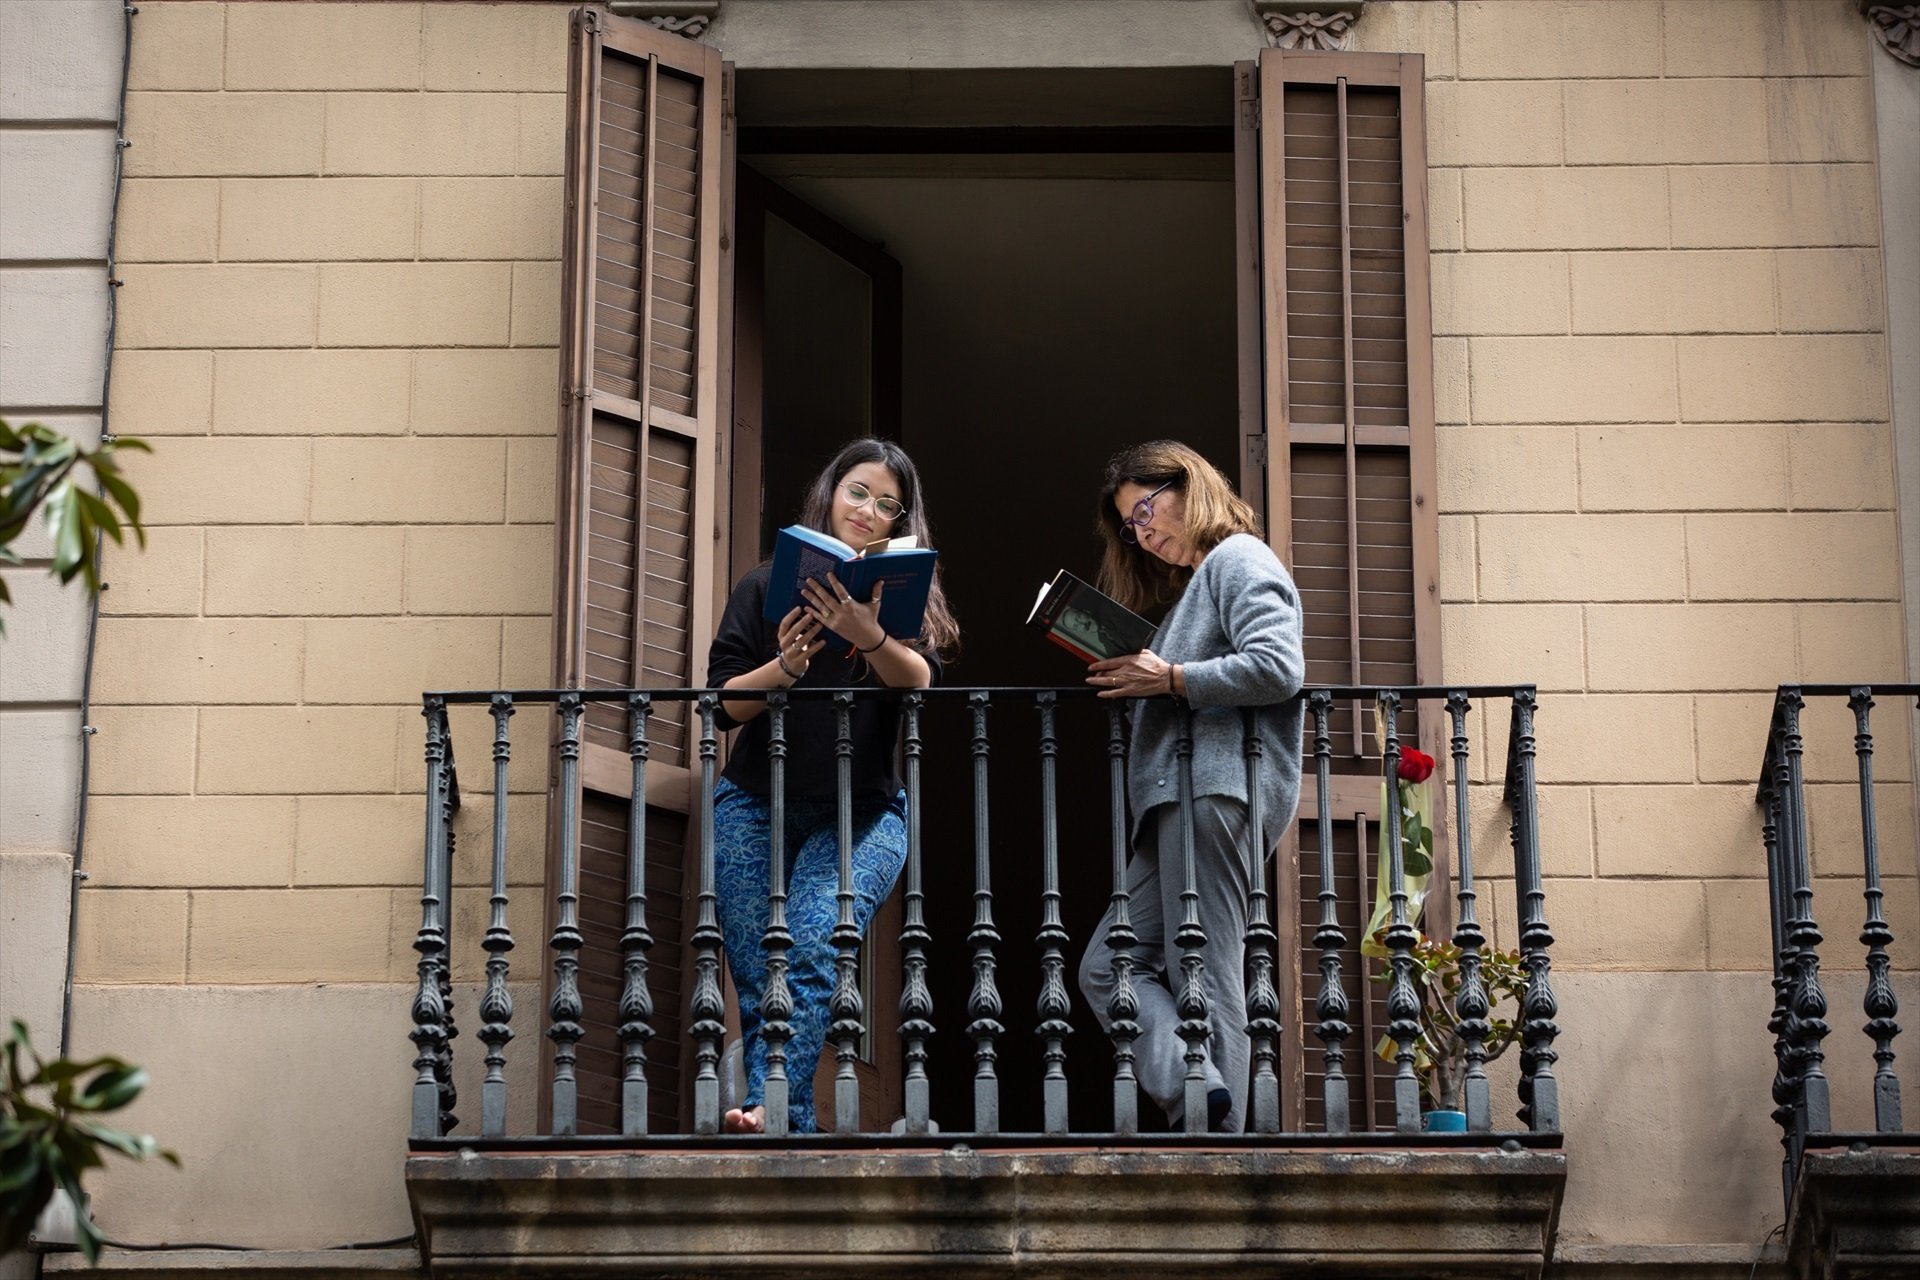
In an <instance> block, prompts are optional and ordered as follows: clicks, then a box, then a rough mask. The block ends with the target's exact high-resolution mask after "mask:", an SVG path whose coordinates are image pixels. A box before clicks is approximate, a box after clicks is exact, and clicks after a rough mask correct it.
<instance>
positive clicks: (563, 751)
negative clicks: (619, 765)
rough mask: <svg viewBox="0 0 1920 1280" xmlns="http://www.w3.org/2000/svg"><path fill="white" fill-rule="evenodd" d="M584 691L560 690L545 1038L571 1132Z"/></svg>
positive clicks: (563, 1132)
mask: <svg viewBox="0 0 1920 1280" xmlns="http://www.w3.org/2000/svg"><path fill="white" fill-rule="evenodd" d="M584 710H585V708H584V707H583V705H582V703H581V699H580V695H579V693H577V692H574V691H568V692H566V693H563V694H561V695H560V894H559V897H558V903H559V907H560V913H559V920H558V921H557V922H556V923H555V925H554V926H553V938H552V940H551V941H550V942H549V943H548V944H547V945H548V947H549V949H550V950H552V952H553V997H552V999H551V1000H549V1001H548V1004H547V1014H548V1017H549V1018H550V1019H551V1023H550V1025H549V1026H548V1027H547V1039H549V1040H551V1041H553V1132H554V1134H555V1136H557V1137H563V1138H564V1137H572V1136H573V1135H574V1134H575V1133H577V1132H579V1127H580V1089H579V1082H578V1081H577V1080H576V1079H575V1078H574V1069H573V1068H574V1060H575V1057H576V1056H577V1050H576V1046H577V1045H578V1044H579V1043H580V1037H581V1035H582V1034H583V1032H582V1029H581V1026H580V1017H581V1013H582V1007H581V1003H580V947H581V944H582V943H583V942H584V939H583V938H582V937H581V936H580V907H579V904H580V717H581V715H582V714H583V712H584Z"/></svg>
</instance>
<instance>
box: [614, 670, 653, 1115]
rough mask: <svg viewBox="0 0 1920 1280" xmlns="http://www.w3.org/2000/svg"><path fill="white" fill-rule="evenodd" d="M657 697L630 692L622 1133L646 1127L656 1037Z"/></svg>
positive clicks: (623, 935)
mask: <svg viewBox="0 0 1920 1280" xmlns="http://www.w3.org/2000/svg"><path fill="white" fill-rule="evenodd" d="M652 714H653V695H652V694H648V693H630V694H628V695H627V757H628V759H629V760H631V761H632V762H633V794H632V796H631V798H630V800H629V803H628V805H627V920H626V927H625V928H624V929H622V930H621V932H620V956H621V960H622V963H623V966H624V968H625V981H624V982H623V983H622V984H621V987H620V1048H621V1056H622V1058H623V1061H624V1066H625V1069H626V1074H625V1075H624V1076H623V1077H622V1079H621V1081H620V1132H621V1133H623V1134H625V1135H627V1136H629V1137H637V1136H639V1135H641V1134H644V1133H645V1132H646V1131H647V1041H648V1040H650V1039H652V1038H653V993H652V992H651V991H650V990H648V988H647V952H648V951H649V950H650V949H651V948H652V947H653V933H652V931H651V930H649V929H648V928H647V755H648V746H647V717H648V716H650V715H652Z"/></svg>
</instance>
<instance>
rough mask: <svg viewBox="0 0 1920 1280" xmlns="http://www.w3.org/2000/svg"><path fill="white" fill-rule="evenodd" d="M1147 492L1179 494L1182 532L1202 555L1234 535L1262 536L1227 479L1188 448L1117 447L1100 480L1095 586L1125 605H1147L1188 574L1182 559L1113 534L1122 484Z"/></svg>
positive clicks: (1164, 444) (1170, 592)
mask: <svg viewBox="0 0 1920 1280" xmlns="http://www.w3.org/2000/svg"><path fill="white" fill-rule="evenodd" d="M1129 483H1131V484H1138V485H1145V486H1146V487H1147V488H1148V489H1149V490H1153V489H1158V488H1159V487H1160V486H1161V485H1165V486H1166V487H1167V492H1169V493H1178V494H1180V495H1181V496H1182V497H1183V498H1185V499H1186V515H1185V517H1184V518H1185V521H1186V536H1187V540H1188V541H1189V542H1191V543H1193V545H1194V548H1195V549H1196V550H1198V551H1199V552H1200V554H1201V555H1205V554H1206V553H1207V552H1209V551H1212V550H1213V549H1214V548H1215V547H1217V546H1219V545H1220V544H1221V543H1223V542H1225V541H1226V540H1227V539H1228V538H1230V537H1232V536H1233V535H1234V534H1236V533H1250V534H1252V535H1254V536H1255V537H1256V538H1257V537H1260V536H1261V532H1260V518H1259V517H1258V516H1256V515H1254V514H1253V508H1252V507H1250V506H1248V505H1247V504H1246V502H1245V500H1243V499H1242V498H1241V497H1240V495H1239V494H1238V493H1236V492H1234V488H1233V483H1232V482H1231V481H1229V480H1228V479H1227V478H1226V476H1224V475H1222V474H1221V473H1220V469H1219V468H1218V467H1216V466H1214V465H1213V464H1212V463H1211V462H1208V461H1207V460H1206V459H1205V458H1203V457H1202V456H1200V454H1199V453H1198V452H1197V451H1195V450H1194V449H1192V448H1189V447H1188V446H1186V445H1184V444H1181V443H1180V442H1179V441H1178V440H1149V441H1147V442H1146V443H1145V444H1136V445H1134V446H1132V447H1131V448H1127V449H1122V450H1121V451H1120V452H1119V453H1116V454H1114V455H1113V457H1112V458H1110V459H1108V461H1107V472H1106V475H1105V477H1103V478H1102V480H1101V482H1100V521H1099V525H1100V537H1101V539H1102V541H1103V542H1104V543H1105V544H1106V554H1105V555H1104V556H1102V558H1101V561H1100V589H1101V590H1102V591H1104V592H1106V593H1107V594H1108V595H1110V596H1112V597H1113V598H1114V599H1115V600H1118V601H1119V602H1120V603H1121V604H1123V605H1125V606H1127V608H1129V609H1135V610H1139V609H1148V608H1152V607H1153V606H1155V605H1161V604H1165V603H1166V602H1167V601H1169V600H1171V599H1173V597H1174V596H1176V595H1178V594H1179V593H1180V592H1181V590H1182V589H1184V588H1185V587H1186V585H1187V580H1188V579H1189V578H1191V577H1192V576H1193V570H1192V569H1189V568H1187V567H1186V566H1185V565H1171V564H1168V563H1167V562H1166V561H1164V560H1162V559H1160V558H1159V557H1158V556H1156V555H1154V554H1153V553H1152V552H1151V551H1148V550H1147V549H1146V548H1144V547H1142V546H1141V545H1140V544H1139V543H1137V542H1128V541H1127V540H1126V539H1125V538H1122V537H1121V536H1120V530H1121V529H1122V528H1124V527H1125V526H1124V525H1123V524H1122V523H1121V518H1120V512H1119V511H1118V510H1117V509H1116V508H1115V507H1114V504H1113V499H1114V495H1115V494H1117V493H1119V492H1120V486H1122V485H1124V484H1129Z"/></svg>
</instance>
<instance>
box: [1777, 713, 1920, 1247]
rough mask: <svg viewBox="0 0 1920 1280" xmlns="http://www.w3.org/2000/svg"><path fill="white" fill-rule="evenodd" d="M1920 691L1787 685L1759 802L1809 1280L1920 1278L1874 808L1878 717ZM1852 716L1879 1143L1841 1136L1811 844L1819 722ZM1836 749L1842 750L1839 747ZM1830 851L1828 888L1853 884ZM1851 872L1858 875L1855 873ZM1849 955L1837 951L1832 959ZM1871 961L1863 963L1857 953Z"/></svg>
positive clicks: (1796, 1199)
mask: <svg viewBox="0 0 1920 1280" xmlns="http://www.w3.org/2000/svg"><path fill="white" fill-rule="evenodd" d="M1917 696H1920V685H1911V684H1903V685H1880V686H1868V685H1782V686H1781V687H1780V690H1779V692H1778V694H1777V695H1776V696H1775V698H1774V703H1773V719H1772V723H1771V725H1770V727H1769V729H1768V733H1767V747H1766V755H1765V758H1764V759H1763V760H1762V762H1761V766H1760V783H1759V790H1758V794H1757V800H1758V802H1759V805H1760V809H1761V836H1762V839H1763V840H1764V842H1765V844H1766V852H1767V890H1768V893H1767V898H1768V905H1769V907H1770V924H1771V926H1772V936H1773V954H1774V963H1773V1013H1772V1016H1771V1017H1770V1018H1769V1019H1768V1022H1767V1029H1768V1030H1769V1031H1772V1032H1773V1033H1774V1058H1775V1062H1776V1063H1777V1070H1776V1072H1775V1074H1774V1078H1773V1101H1774V1103H1775V1107H1774V1111H1773V1118H1774V1120H1775V1121H1776V1122H1777V1123H1778V1124H1779V1125H1780V1130H1781V1135H1780V1141H1781V1146H1782V1147H1783V1148H1784V1149H1785V1156H1784V1159H1783V1160H1782V1163H1781V1184H1782V1188H1783V1191H1784V1193H1785V1198H1786V1209H1787V1222H1786V1232H1787V1257H1788V1260H1789V1263H1790V1267H1791V1271H1792V1274H1794V1275H1797V1276H1803V1277H1841V1276H1883V1275H1884V1276H1895V1275H1900V1276H1910V1275H1913V1274H1915V1272H1916V1271H1920V1130H1916V1128H1915V1127H1914V1125H1913V1123H1912V1122H1911V1121H1910V1120H1908V1119H1906V1118H1905V1117H1903V1116H1902V1114H1901V1106H1900V1076H1899V1073H1898V1072H1896V1071H1895V1070H1894V1061H1895V1059H1894V1049H1893V1045H1894V1040H1895V1039H1896V1038H1897V1037H1898V1036H1899V1034H1900V1026H1899V1023H1898V1022H1896V1021H1895V1018H1896V1016H1897V1015H1898V1014H1899V1011H1900V1010H1899V1005H1898V1002H1897V1001H1896V999H1895V997H1894V991H1893V982H1892V977H1891V973H1890V970H1891V964H1890V960H1889V956H1888V948H1889V947H1890V946H1891V945H1892V943H1893V941H1894V934H1893V930H1892V928H1891V927H1890V926H1889V925H1888V922H1887V920H1886V915H1885V911H1884V907H1883V901H1884V892H1883V889H1882V886H1881V868H1880V838H1879V828H1880V819H1879V814H1878V812H1877V809H1878V806H1877V804H1876V799H1875V794H1874V780H1873V757H1874V734H1873V708H1874V705H1875V702H1876V700H1877V699H1885V700H1890V701H1891V703H1892V705H1893V706H1895V707H1898V708H1902V709H1905V708H1907V707H1910V706H1911V705H1912V704H1913V702H1914V699H1915V698H1916V697H1917ZM1835 702H1844V703H1845V705H1846V706H1847V708H1848V709H1849V710H1850V711H1851V712H1852V713H1853V715H1852V718H1853V727H1854V733H1853V742H1852V746H1853V753H1854V756H1855V760H1856V765H1857V774H1856V776H1857V782H1856V783H1855V788H1856V792H1857V799H1858V803H1859V812H1860V852H1859V863H1858V866H1859V869H1860V885H1861V894H1862V897H1863V899H1864V910H1863V911H1861V912H1860V914H1859V915H1857V916H1855V918H1856V919H1861V920H1862V921H1863V923H1862V925H1861V929H1860V935H1859V941H1860V946H1861V947H1862V948H1864V955H1863V956H1862V957H1861V959H1862V961H1863V962H1864V963H1863V966H1862V967H1863V969H1864V973H1865V979H1866V981H1865V987H1864V994H1863V996H1862V999H1861V1013H1862V1014H1864V1015H1865V1018H1866V1022H1865V1024H1864V1025H1863V1026H1862V1027H1861V1033H1862V1034H1863V1035H1864V1036H1865V1037H1866V1039H1867V1040H1868V1041H1870V1042H1871V1043H1872V1046H1873V1049H1872V1057H1873V1064H1874V1065H1873V1072H1872V1076H1871V1079H1870V1080H1869V1081H1865V1082H1858V1081H1856V1082H1852V1083H1856V1084H1859V1083H1865V1084H1866V1086H1867V1091H1868V1098H1869V1099H1870V1103H1869V1105H1870V1106H1871V1110H1872V1124H1873V1127H1872V1128H1871V1129H1870V1130H1867V1129H1861V1130H1855V1131H1850V1132H1849V1131H1845V1130H1843V1129H1842V1128H1841V1126H1839V1125H1837V1124H1836V1123H1835V1119H1834V1116H1835V1110H1836V1108H1835V1099H1834V1092H1835V1090H1834V1084H1835V1082H1834V1081H1832V1080H1830V1079H1829V1077H1828V1072H1827V1046H1826V1040H1827V1037H1828V1035H1829V1033H1830V1030H1831V1028H1830V1025H1829V1023H1828V1021H1827V1019H1828V1015H1829V1013H1830V1012H1831V1010H1830V1009H1829V1007H1828V1004H1827V996H1826V992H1825V990H1824V989H1823V987H1822V984H1821V977H1820V974H1821V961H1822V955H1821V946H1822V944H1823V942H1824V941H1825V939H1824V938H1823V936H1822V934H1821V932H1820V926H1819V925H1818V923H1816V921H1815V918H1814V899H1815V888H1816V880H1815V875H1814V867H1813V864H1812V860H1811V859H1810V857H1809V843H1808V835H1807V776H1806V775H1807V768H1806V763H1805V762H1806V756H1807V752H1808V749H1809V745H1810V744H1809V743H1808V742H1807V740H1806V738H1805V736H1804V734H1803V728H1804V727H1805V724H1804V719H1803V718H1804V717H1805V713H1806V712H1807V711H1808V709H1809V707H1810V706H1812V705H1814V704H1816V703H1829V704H1831V703H1835ZM1825 745H1828V746H1833V745H1841V744H1833V743H1829V744H1825ZM1830 848H1831V846H1825V847H1823V849H1822V853H1821V862H1822V866H1821V868H1820V874H1821V876H1823V877H1825V876H1832V875H1834V874H1835V873H1836V872H1839V871H1842V870H1843V868H1842V867H1840V866H1832V865H1828V864H1829V860H1833V861H1838V860H1837V859H1834V858H1833V855H1832V854H1831V853H1830V852H1828V850H1829V849H1830ZM1844 870H1845V871H1847V872H1850V871H1851V868H1844ZM1835 954H1836V952H1835V951H1834V950H1833V949H1832V948H1829V949H1828V951H1827V956H1828V957H1830V958H1831V957H1833V956H1834V955H1835ZM1856 954H1857V953H1856Z"/></svg>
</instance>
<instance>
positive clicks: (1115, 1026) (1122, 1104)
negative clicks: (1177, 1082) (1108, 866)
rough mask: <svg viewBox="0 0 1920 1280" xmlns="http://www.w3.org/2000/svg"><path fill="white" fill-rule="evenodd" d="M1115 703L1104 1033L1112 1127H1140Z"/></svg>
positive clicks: (1123, 752) (1121, 744)
mask: <svg viewBox="0 0 1920 1280" xmlns="http://www.w3.org/2000/svg"><path fill="white" fill-rule="evenodd" d="M1121 714H1122V713H1121V707H1120V703H1119V702H1118V701H1116V700H1110V701H1109V702H1108V703H1107V798H1108V815H1107V816H1108V822H1109V829H1110V831H1111V833H1112V841H1111V843H1112V850H1113V904H1112V911H1113V923H1112V924H1111V925H1109V926H1108V927H1107V950H1108V951H1110V952H1111V953H1112V955H1113V994H1112V995H1111V996H1109V997H1108V998H1107V1027H1108V1034H1109V1035H1110V1036H1111V1037H1112V1039H1113V1131H1114V1132H1115V1133H1117V1134H1135V1133H1138V1132H1140V1085H1139V1081H1138V1080H1137V1079H1136V1078H1135V1076H1134V1073H1133V1042H1134V1041H1135V1040H1136V1039H1137V1038H1138V1037H1139V1035H1140V1023H1139V1022H1138V1021H1137V1019H1138V1018H1139V1016H1140V1000H1139V997H1138V996H1136V995H1135V994H1134V990H1133V948H1134V946H1135V944H1136V943H1138V942H1139V939H1138V938H1137V937H1136V936H1135V935H1134V932H1133V920H1132V918H1131V911H1132V898H1133V895H1132V894H1130V893H1128V892H1127V732H1126V726H1125V724H1124V723H1123V721H1122V718H1121Z"/></svg>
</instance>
